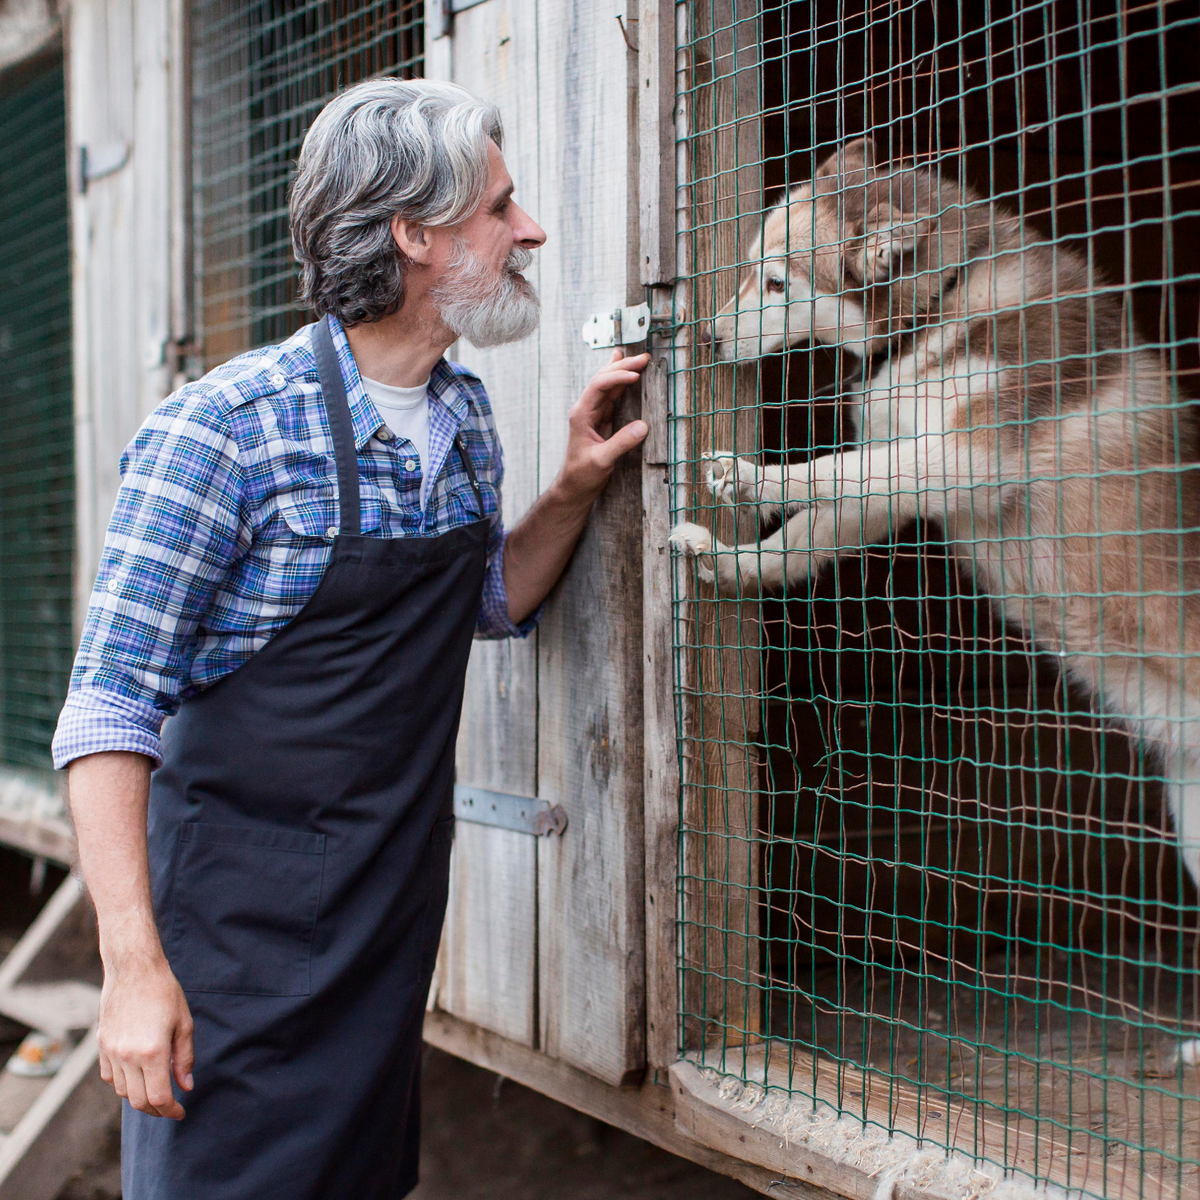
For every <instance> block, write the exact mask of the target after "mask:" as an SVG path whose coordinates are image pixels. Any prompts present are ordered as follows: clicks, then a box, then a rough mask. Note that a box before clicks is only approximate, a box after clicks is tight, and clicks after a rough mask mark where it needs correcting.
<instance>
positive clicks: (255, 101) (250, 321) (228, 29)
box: [192, 0, 424, 367]
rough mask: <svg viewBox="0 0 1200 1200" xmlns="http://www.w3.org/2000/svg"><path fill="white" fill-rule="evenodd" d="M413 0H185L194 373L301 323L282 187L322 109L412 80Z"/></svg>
mask: <svg viewBox="0 0 1200 1200" xmlns="http://www.w3.org/2000/svg"><path fill="white" fill-rule="evenodd" d="M423 18H424V5H423V3H422V2H421V0H195V3H194V4H193V7H192V42H193V54H192V78H193V131H194V132H193V178H194V181H195V189H194V213H195V222H196V245H197V248H198V256H197V257H198V262H197V276H198V289H197V290H198V294H199V304H198V309H199V315H200V319H199V325H200V344H201V346H202V348H203V359H204V364H205V366H206V367H209V366H215V365H216V364H217V363H220V362H224V361H225V360H226V359H228V358H231V357H233V356H234V355H235V354H240V353H241V352H242V351H244V350H247V349H250V348H251V347H253V346H259V345H263V344H266V343H268V342H277V341H282V340H283V339H284V338H286V337H287V336H288V335H289V334H290V333H291V332H292V331H293V330H295V329H296V328H297V327H298V326H299V325H300V324H302V322H303V319H304V318H303V313H302V312H301V310H300V309H299V308H298V307H297V305H296V299H295V296H296V264H295V260H294V259H293V257H292V248H291V242H290V241H289V238H288V225H287V189H288V184H289V183H290V181H291V172H292V169H293V166H294V164H295V161H296V156H297V155H298V154H299V152H300V143H301V141H302V139H303V137H304V132H305V130H306V129H307V128H308V126H309V125H310V124H311V123H312V120H313V118H314V117H315V116H316V115H317V113H318V112H319V111H320V109H321V107H322V105H324V103H325V102H326V101H327V100H328V99H329V98H330V97H331V96H333V95H334V94H335V93H336V92H338V91H340V90H341V89H342V88H344V87H347V86H348V85H350V84H352V83H357V82H359V81H360V80H362V79H368V78H371V77H373V76H376V75H399V76H402V77H405V78H408V77H412V76H419V75H420V74H421V71H422V64H423V54H424V25H423Z"/></svg>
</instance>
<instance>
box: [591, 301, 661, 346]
mask: <svg viewBox="0 0 1200 1200" xmlns="http://www.w3.org/2000/svg"><path fill="white" fill-rule="evenodd" d="M649 334H650V305H648V304H634V305H632V306H631V307H629V308H615V309H613V311H612V312H608V313H593V314H592V315H591V316H590V317H588V320H587V324H586V325H584V327H583V340H584V341H585V342H587V344H588V345H589V346H591V347H592V349H593V350H603V349H604V348H605V347H606V346H632V345H634V344H636V343H637V342H644V341H645V340H646V338H647V337H648V336H649Z"/></svg>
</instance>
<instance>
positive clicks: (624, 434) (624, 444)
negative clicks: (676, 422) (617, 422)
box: [601, 421, 650, 467]
mask: <svg viewBox="0 0 1200 1200" xmlns="http://www.w3.org/2000/svg"><path fill="white" fill-rule="evenodd" d="M649 432H650V426H649V425H647V424H646V422H645V421H630V422H629V424H628V425H624V426H622V427H621V428H620V429H618V430H617V432H616V433H614V434H613V435H612V437H610V438H609V439H608V441H607V442H605V443H604V445H603V446H602V447H601V458H602V461H603V463H604V465H605V466H606V467H611V466H613V464H614V463H616V461H617V459H619V458H620V457H621V456H622V455H623V454H628V453H629V451H630V450H632V449H633V448H634V446H640V445H641V444H642V442H644V441H645V440H646V434H648V433H649Z"/></svg>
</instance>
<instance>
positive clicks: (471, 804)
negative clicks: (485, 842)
mask: <svg viewBox="0 0 1200 1200" xmlns="http://www.w3.org/2000/svg"><path fill="white" fill-rule="evenodd" d="M454 815H455V816H456V817H457V818H458V819H459V820H460V821H471V822H473V823H474V824H476V825H494V826H496V827H497V828H499V829H515V830H516V831H517V832H518V833H532V834H533V835H534V836H535V837H542V836H543V835H546V834H551V833H557V834H561V833H562V832H563V830H564V829H566V827H567V813H566V810H565V809H564V808H563V806H562V805H561V804H551V803H550V801H549V800H534V799H532V798H531V797H529V796H510V795H509V794H508V793H507V792H490V791H488V790H487V789H486V788H477V787H467V786H466V785H464V784H461V783H456V784H455V785H454Z"/></svg>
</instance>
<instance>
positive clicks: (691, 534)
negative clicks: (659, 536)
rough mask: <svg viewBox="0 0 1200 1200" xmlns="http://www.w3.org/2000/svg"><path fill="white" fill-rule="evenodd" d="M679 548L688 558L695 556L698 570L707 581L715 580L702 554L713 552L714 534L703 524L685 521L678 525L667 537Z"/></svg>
mask: <svg viewBox="0 0 1200 1200" xmlns="http://www.w3.org/2000/svg"><path fill="white" fill-rule="evenodd" d="M667 540H668V541H669V542H670V543H671V545H672V546H674V547H675V548H676V549H677V550H681V551H682V552H683V553H684V554H686V555H687V556H688V558H694V559H696V560H697V562H696V571H697V573H698V574H699V576H700V578H701V579H703V580H704V582H705V583H711V582H712V580H713V573H712V568H711V567H710V566H708V565H707V564H706V563H705V562H704V560H703V559H702V558H701V555H711V554H712V552H713V535H712V534H711V533H710V532H709V531H708V530H707V529H705V528H704V526H703V525H692V524H690V523H684V524H683V525H676V526H675V528H674V529H672V530H671V536H670V537H669V538H668V539H667Z"/></svg>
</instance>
